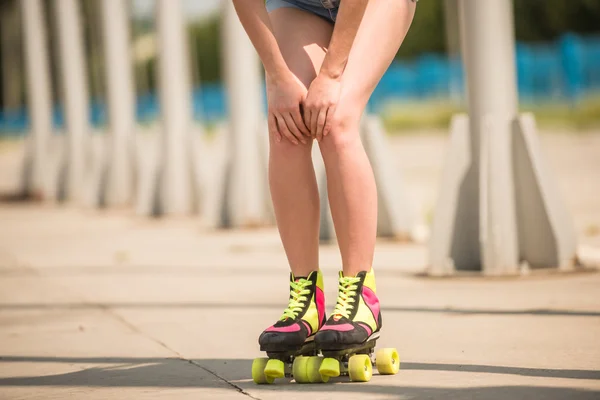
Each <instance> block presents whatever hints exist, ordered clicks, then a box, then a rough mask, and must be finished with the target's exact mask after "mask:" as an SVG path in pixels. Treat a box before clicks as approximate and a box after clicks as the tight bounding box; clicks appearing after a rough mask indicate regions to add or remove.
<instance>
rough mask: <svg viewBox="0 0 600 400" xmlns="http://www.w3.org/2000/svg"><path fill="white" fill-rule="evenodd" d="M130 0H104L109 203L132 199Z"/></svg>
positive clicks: (132, 127) (116, 203)
mask: <svg viewBox="0 0 600 400" xmlns="http://www.w3.org/2000/svg"><path fill="white" fill-rule="evenodd" d="M128 6H129V2H128V1H127V0H103V1H101V2H100V7H101V9H102V10H101V11H102V42H103V44H104V57H105V63H106V66H105V71H106V97H107V99H106V100H107V105H108V121H109V128H108V129H109V131H108V133H109V135H110V136H109V137H110V150H109V151H110V155H109V165H108V187H107V188H106V189H107V195H106V201H107V204H108V205H125V204H127V203H129V202H130V201H131V200H132V194H133V165H132V157H131V152H132V150H133V148H132V138H133V135H134V130H135V105H134V101H135V99H134V88H133V72H132V68H133V66H132V59H131V52H130V44H129V42H130V35H129V20H128V12H127V7H128Z"/></svg>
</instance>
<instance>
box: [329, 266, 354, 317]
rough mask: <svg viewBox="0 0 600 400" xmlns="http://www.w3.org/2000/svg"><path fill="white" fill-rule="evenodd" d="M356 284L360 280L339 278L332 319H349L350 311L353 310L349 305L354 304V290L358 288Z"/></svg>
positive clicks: (352, 306)
mask: <svg viewBox="0 0 600 400" xmlns="http://www.w3.org/2000/svg"><path fill="white" fill-rule="evenodd" d="M358 282H360V278H354V277H351V276H349V277H346V276H342V277H341V278H340V283H339V285H338V288H339V293H338V299H337V304H336V305H335V309H334V310H333V315H334V317H336V318H341V317H346V318H350V311H351V310H352V309H353V308H354V305H352V304H351V303H354V302H355V300H354V296H355V295H356V289H358V286H357V285H356V284H357V283H358Z"/></svg>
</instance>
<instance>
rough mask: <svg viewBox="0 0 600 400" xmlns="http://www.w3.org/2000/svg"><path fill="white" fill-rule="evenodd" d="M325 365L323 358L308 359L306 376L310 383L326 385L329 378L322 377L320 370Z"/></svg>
mask: <svg viewBox="0 0 600 400" xmlns="http://www.w3.org/2000/svg"><path fill="white" fill-rule="evenodd" d="M322 364H323V358H322V357H318V356H313V357H309V358H308V362H307V363H306V375H307V376H308V381H309V382H310V383H324V382H327V381H328V380H329V377H328V376H323V375H321V372H320V369H321V365H322Z"/></svg>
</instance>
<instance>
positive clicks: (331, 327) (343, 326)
mask: <svg viewBox="0 0 600 400" xmlns="http://www.w3.org/2000/svg"><path fill="white" fill-rule="evenodd" d="M352 329H354V326H352V325H350V324H341V325H323V327H322V328H321V330H322V331H338V332H348V331H351V330H352Z"/></svg>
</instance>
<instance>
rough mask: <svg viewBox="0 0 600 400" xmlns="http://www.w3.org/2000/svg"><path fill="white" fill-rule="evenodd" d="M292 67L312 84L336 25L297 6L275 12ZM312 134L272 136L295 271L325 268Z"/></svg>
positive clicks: (282, 222) (284, 230) (282, 228)
mask: <svg viewBox="0 0 600 400" xmlns="http://www.w3.org/2000/svg"><path fill="white" fill-rule="evenodd" d="M270 19H271V23H272V25H273V30H274V34H275V37H276V38H277V42H278V43H279V47H280V49H281V52H282V53H283V57H284V58H285V61H286V63H287V65H288V67H289V68H290V70H291V71H292V72H293V73H294V74H295V75H296V76H297V77H298V79H299V80H300V81H301V82H302V83H303V84H304V85H305V86H306V87H307V88H308V87H309V86H310V83H311V82H312V81H313V79H314V78H315V77H316V74H317V71H319V69H320V68H321V63H322V62H323V58H324V57H325V53H326V48H327V46H328V44H329V40H330V39H331V33H332V31H333V27H332V25H331V24H330V23H328V22H327V21H325V20H323V19H322V18H320V17H317V16H315V15H312V14H310V13H307V12H304V11H301V10H297V9H294V8H279V9H276V10H274V11H273V12H271V13H270ZM311 148H312V140H309V143H308V144H306V145H303V144H302V143H300V144H299V145H294V144H292V143H290V142H289V141H288V140H286V139H285V138H284V139H283V140H282V141H281V142H279V143H278V142H276V141H275V140H273V138H272V137H271V138H270V153H269V184H270V189H271V198H272V200H273V206H274V209H275V217H276V219H277V226H278V228H279V234H280V235H281V241H282V242H283V247H284V249H285V252H286V255H287V258H288V261H289V263H290V267H291V269H292V272H293V273H294V275H295V276H308V274H309V273H310V272H311V271H314V270H317V269H318V268H319V254H318V251H319V194H318V190H317V181H316V177H315V171H314V168H313V164H312V158H311Z"/></svg>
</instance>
